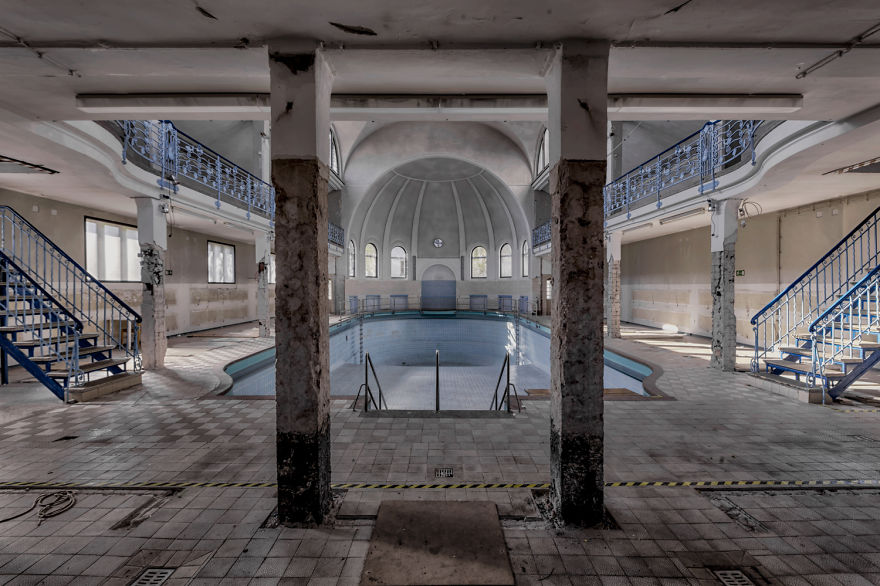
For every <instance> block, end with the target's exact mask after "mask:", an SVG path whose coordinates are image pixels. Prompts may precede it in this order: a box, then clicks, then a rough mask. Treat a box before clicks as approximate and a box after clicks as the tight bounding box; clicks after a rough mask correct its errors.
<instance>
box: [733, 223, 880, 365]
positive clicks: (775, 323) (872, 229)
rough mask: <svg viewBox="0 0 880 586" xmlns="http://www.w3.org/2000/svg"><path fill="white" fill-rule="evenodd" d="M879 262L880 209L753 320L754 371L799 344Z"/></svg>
mask: <svg viewBox="0 0 880 586" xmlns="http://www.w3.org/2000/svg"><path fill="white" fill-rule="evenodd" d="M878 262H880V207H878V208H876V209H875V210H874V211H873V212H871V214H869V215H868V216H867V217H866V218H865V219H864V220H862V221H861V222H860V223H859V224H858V226H856V227H855V228H853V229H852V231H850V233H849V234H847V235H846V236H845V237H844V238H843V239H842V240H840V242H838V243H837V244H836V245H835V246H834V247H833V248H831V250H829V251H828V252H827V253H825V254H824V255H823V256H822V258H820V259H819V260H818V261H817V262H816V263H815V264H813V266H811V267H810V268H808V269H807V270H806V271H805V272H804V273H803V274H802V275H801V276H800V277H798V278H797V279H795V280H794V282H792V283H791V284H790V285H789V286H788V287H786V288H785V290H783V291H782V292H781V293H780V294H779V295H777V296H776V297H774V298H773V299H772V300H771V301H770V303H768V304H767V305H766V306H764V307H763V308H762V309H761V310H760V311H758V312H757V313H756V314H755V315H754V316H753V317H752V319H751V324H752V328H753V331H754V334H755V354H754V356H753V357H752V363H751V368H752V371H753V372H758V371H759V370H760V368H761V366H760V365H761V361H762V360H764V359H765V358H766V357H767V355H768V354H769V353H771V352H774V351H775V350H776V349H777V348H779V347H783V346H794V345H796V341H797V334H798V332H799V331H801V330H805V329H806V328H807V327H808V326H809V325H810V324H812V323H813V321H814V320H816V319H818V318H820V317H821V316H822V315H824V312H825V311H826V310H828V309H829V308H830V307H831V306H833V305H834V304H835V303H836V302H837V301H838V300H840V299H843V298H844V297H845V295H846V294H847V292H848V290H849V289H850V286H851V285H852V283H853V281H855V280H858V279H861V278H862V277H863V276H864V275H865V274H866V272H869V271H871V270H873V269H874V268H875V267H876V266H877V265H878Z"/></svg>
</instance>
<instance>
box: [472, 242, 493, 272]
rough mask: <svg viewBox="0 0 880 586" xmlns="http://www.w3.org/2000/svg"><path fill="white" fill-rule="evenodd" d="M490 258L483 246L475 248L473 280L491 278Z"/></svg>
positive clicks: (473, 251)
mask: <svg viewBox="0 0 880 586" xmlns="http://www.w3.org/2000/svg"><path fill="white" fill-rule="evenodd" d="M488 261H489V256H488V254H487V253H486V249H485V248H483V247H482V246H475V247H474V249H473V250H472V251H471V278H472V279H485V278H486V277H488V276H489V270H488Z"/></svg>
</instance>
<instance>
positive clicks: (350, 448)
mask: <svg viewBox="0 0 880 586" xmlns="http://www.w3.org/2000/svg"><path fill="white" fill-rule="evenodd" d="M249 327H250V326H242V328H240V330H236V329H235V328H233V329H229V328H227V329H226V330H225V331H223V332H219V337H212V336H211V335H210V333H204V334H200V335H199V336H197V337H180V338H172V339H171V340H169V352H168V357H167V361H166V368H163V369H160V370H157V371H152V372H148V373H145V375H144V383H143V385H141V386H139V387H135V388H132V389H129V390H126V391H122V392H120V393H117V394H115V395H110V396H107V397H104V398H102V399H101V400H99V401H96V402H90V403H86V404H78V405H69V406H65V405H62V404H61V403H60V402H58V401H57V400H56V399H54V397H51V395H50V394H49V393H48V391H46V390H45V389H42V388H41V387H38V386H36V385H33V384H31V385H28V384H17V385H12V386H10V387H4V388H3V389H0V413H4V414H6V415H4V419H3V420H2V423H3V425H2V427H0V483H14V482H55V483H75V484H76V485H94V484H97V483H122V482H168V483H213V484H216V483H273V482H274V481H275V438H274V421H275V420H274V418H275V413H274V402H273V401H271V400H248V399H234V398H233V399H230V398H228V397H222V396H218V395H217V393H218V392H219V391H221V390H222V389H224V388H226V386H228V384H229V380H228V376H226V375H225V374H224V373H223V371H222V368H223V366H224V365H225V364H227V363H229V362H230V361H232V360H235V359H237V358H241V357H243V356H246V355H248V354H251V353H253V352H256V351H259V350H261V349H264V348H267V347H269V346H271V345H272V344H273V340H272V339H260V338H255V337H246V336H245V335H244V333H243V332H244V330H245V329H247V328H249ZM701 340H702V341H701ZM607 345H608V347H609V348H611V349H616V350H619V351H620V352H623V353H625V354H628V355H632V356H634V357H637V358H642V359H644V360H646V361H648V362H651V363H654V364H657V365H659V366H660V367H662V369H663V374H662V376H660V378H659V379H658V380H657V381H656V384H657V386H658V388H659V389H661V390H665V391H667V392H668V393H669V394H671V395H673V396H674V397H675V398H676V399H677V400H676V401H619V402H611V401H609V402H606V403H605V422H606V426H605V430H606V436H605V441H606V444H605V478H606V482H608V483H612V485H610V486H608V487H607V488H606V493H605V494H606V506H607V509H608V511H609V512H610V514H611V516H612V517H613V518H614V520H615V521H616V522H617V524H618V526H619V528H617V529H605V530H598V529H593V530H582V529H554V528H551V527H548V526H547V525H546V524H544V523H543V522H542V521H540V520H535V518H536V517H537V512H536V510H535V508H534V505H533V502H532V500H531V491H530V490H529V489H527V488H496V489H487V488H445V489H440V488H435V489H403V490H401V489H388V488H386V489H379V488H354V489H348V490H347V491H345V492H343V493H341V494H340V497H341V504H340V508H339V518H338V519H337V521H336V523H335V525H333V526H328V527H322V528H314V529H294V528H283V527H282V528H262V527H261V525H262V524H263V522H264V521H265V520H266V518H267V516H268V515H269V513H270V512H271V510H272V509H273V507H274V505H275V498H274V496H275V495H274V492H275V491H274V488H272V487H271V486H268V487H259V486H258V487H250V488H245V487H235V486H213V487H212V486H190V487H187V488H182V489H180V490H175V491H174V492H168V491H156V490H152V491H148V490H143V489H141V490H132V489H125V490H122V489H120V490H101V489H91V490H87V489H76V490H75V493H76V495H77V504H76V505H75V506H74V507H73V508H72V509H71V510H69V511H67V512H64V513H62V514H60V515H58V516H56V517H52V518H50V519H47V520H45V521H44V522H42V523H41V524H40V523H38V522H37V520H36V518H35V515H34V514H33V513H31V514H30V515H27V516H24V517H22V518H19V519H15V520H11V521H7V522H0V584H120V585H123V584H129V583H130V582H131V581H132V579H133V578H134V577H135V576H137V575H138V574H139V573H140V572H141V571H142V570H143V569H144V568H146V567H170V568H176V570H175V573H174V575H173V577H172V579H171V580H170V581H168V582H166V584H169V585H182V584H194V585H196V584H205V585H208V584H210V585H214V584H290V585H315V586H318V585H322V586H333V585H335V586H346V585H355V584H358V583H359V582H360V574H361V570H362V567H363V563H364V558H365V556H366V552H367V548H368V545H369V539H370V536H371V532H372V527H373V523H374V519H373V516H374V515H375V514H376V512H377V510H378V506H379V504H380V503H381V502H382V501H383V500H390V499H429V500H491V501H493V502H495V503H496V504H497V505H498V509H499V512H500V513H501V514H502V516H503V519H504V520H503V528H504V536H505V540H506V542H507V546H508V550H509V555H510V559H511V562H512V567H513V571H514V575H515V577H516V581H517V584H535V585H538V584H540V585H543V586H547V585H552V584H560V585H561V584H564V585H570V584H622V585H629V584H631V585H634V586H641V585H645V586H647V585H661V586H665V585H677V584H701V585H702V584H705V585H707V586H708V585H709V584H712V585H715V584H718V583H719V582H718V580H717V578H716V577H715V575H714V574H713V573H712V571H713V569H720V568H736V569H741V570H743V571H744V572H745V573H746V574H747V575H749V576H750V577H751V578H752V581H753V582H754V583H756V584H758V583H770V584H785V585H792V586H796V585H802V584H815V585H820V584H821V585H825V584H848V585H862V584H880V484H874V485H873V486H849V485H846V484H841V485H831V486H823V485H822V484H821V483H822V482H835V481H852V480H860V481H863V482H874V483H877V482H880V450H878V449H877V446H878V445H880V444H878V442H880V410H878V409H877V408H876V407H872V406H871V405H867V404H858V403H852V404H847V405H832V406H827V407H823V406H821V405H810V404H806V403H801V402H797V401H794V400H791V399H787V398H785V397H782V396H779V395H775V394H771V393H767V392H765V391H762V390H760V389H758V388H757V387H755V386H754V385H753V384H752V383H753V379H752V378H751V377H750V376H749V375H747V374H744V373H723V372H718V371H716V370H713V369H711V368H709V366H708V344H707V341H706V340H705V339H699V338H693V337H680V336H679V337H673V336H665V337H664V336H662V335H660V334H658V333H657V332H656V331H651V330H648V329H647V328H635V327H627V328H625V329H624V338H623V339H621V340H608V341H607ZM46 397H48V399H51V400H47V399H46ZM349 404H350V401H345V400H333V401H332V467H333V470H332V481H333V482H334V483H394V484H398V483H405V482H412V483H426V482H434V469H435V468H440V467H443V468H449V467H451V468H453V470H454V476H453V478H452V479H448V480H443V481H442V482H455V483H458V484H469V483H510V484H523V483H544V482H547V481H548V480H549V401H546V400H543V401H541V400H537V401H526V402H524V406H525V407H526V409H525V411H524V412H523V413H522V414H521V415H517V416H515V417H510V418H505V419H472V418H466V417H465V418H462V417H448V418H443V417H441V418H422V417H411V418H383V417H364V416H363V415H362V414H360V413H355V412H352V411H351V410H350V409H348V406H349ZM65 438H66V439H65ZM755 481H763V482H764V484H759V485H755V486H753V487H751V488H750V487H747V486H746V487H742V486H736V485H735V483H736V482H755ZM628 482H635V483H647V484H646V485H645V486H621V485H619V484H625V483H628ZM682 482H691V483H696V482H706V483H712V482H715V483H724V482H733V483H734V485H732V486H726V487H725V486H720V487H711V486H693V485H690V486H681V485H673V486H669V485H668V483H682ZM783 482H788V483H792V484H789V485H788V486H786V487H781V486H779V485H780V483H783ZM795 482H798V483H805V484H804V485H803V486H796V485H794V484H793V483H795ZM811 482H813V483H819V484H814V485H809V484H807V483H811ZM658 483H659V484H658ZM664 484H666V485H664ZM45 492H49V491H48V490H31V491H30V492H25V491H24V490H21V489H15V490H13V489H0V518H5V517H9V516H12V515H15V514H17V513H20V512H23V511H25V510H26V509H27V508H28V507H30V506H31V504H32V503H33V499H34V497H35V496H36V495H38V494H43V493H45ZM114 527H116V528H114ZM762 580H763V581H764V582H761V581H762Z"/></svg>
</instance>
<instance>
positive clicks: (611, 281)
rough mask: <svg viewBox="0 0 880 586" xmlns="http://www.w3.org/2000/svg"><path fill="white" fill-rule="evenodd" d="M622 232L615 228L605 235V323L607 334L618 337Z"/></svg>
mask: <svg viewBox="0 0 880 586" xmlns="http://www.w3.org/2000/svg"><path fill="white" fill-rule="evenodd" d="M622 235H623V232H621V231H620V230H617V231H615V232H608V233H607V234H606V235H605V260H606V262H607V263H608V285H607V288H606V292H607V294H606V297H605V323H606V324H607V326H608V335H609V336H610V337H612V338H619V337H620V250H621V242H620V241H621V237H622Z"/></svg>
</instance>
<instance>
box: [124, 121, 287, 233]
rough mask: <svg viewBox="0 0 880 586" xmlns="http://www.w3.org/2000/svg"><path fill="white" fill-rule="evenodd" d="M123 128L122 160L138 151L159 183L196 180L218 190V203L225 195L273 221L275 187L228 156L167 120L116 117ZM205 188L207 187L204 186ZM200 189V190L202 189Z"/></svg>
mask: <svg viewBox="0 0 880 586" xmlns="http://www.w3.org/2000/svg"><path fill="white" fill-rule="evenodd" d="M113 123H114V124H115V125H116V126H117V127H118V128H119V129H121V131H122V161H123V162H127V161H128V159H129V158H130V157H131V156H132V155H137V156H139V157H141V158H142V159H143V160H145V161H146V162H148V163H149V164H150V166H151V167H152V170H153V171H155V172H157V174H158V175H159V178H160V179H159V184H160V186H162V187H167V188H169V189H171V190H173V191H175V192H176V191H177V187H178V184H179V183H180V182H181V181H182V180H189V181H193V182H195V183H196V184H197V185H198V186H201V187H202V188H205V189H206V190H207V193H210V194H212V195H213V194H216V197H217V201H216V202H215V204H214V205H215V206H217V208H220V206H221V205H222V203H223V201H224V198H225V199H226V201H228V202H229V203H233V204H236V205H237V206H239V207H242V208H243V209H247V217H248V219H250V217H251V212H257V213H259V214H261V215H263V216H266V217H267V218H269V219H270V220H272V221H274V218H275V189H274V188H273V187H272V186H271V185H269V184H268V183H266V182H265V181H263V180H261V179H259V178H258V177H256V176H254V175H253V174H251V173H248V172H247V171H245V170H244V169H242V168H241V167H239V166H238V165H236V164H235V163H233V162H232V161H230V160H229V159H227V158H225V157H223V156H222V155H220V154H218V153H217V152H216V151H213V150H211V149H210V148H208V147H206V146H205V145H203V144H202V143H200V142H199V141H197V140H196V139H194V138H193V137H191V136H189V135H188V134H186V133H185V132H182V131H180V130H178V129H177V127H176V126H174V123H173V122H169V121H167V120H163V121H159V122H154V121H151V120H116V121H114V122H113ZM203 190H204V189H203ZM203 190H200V191H203Z"/></svg>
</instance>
